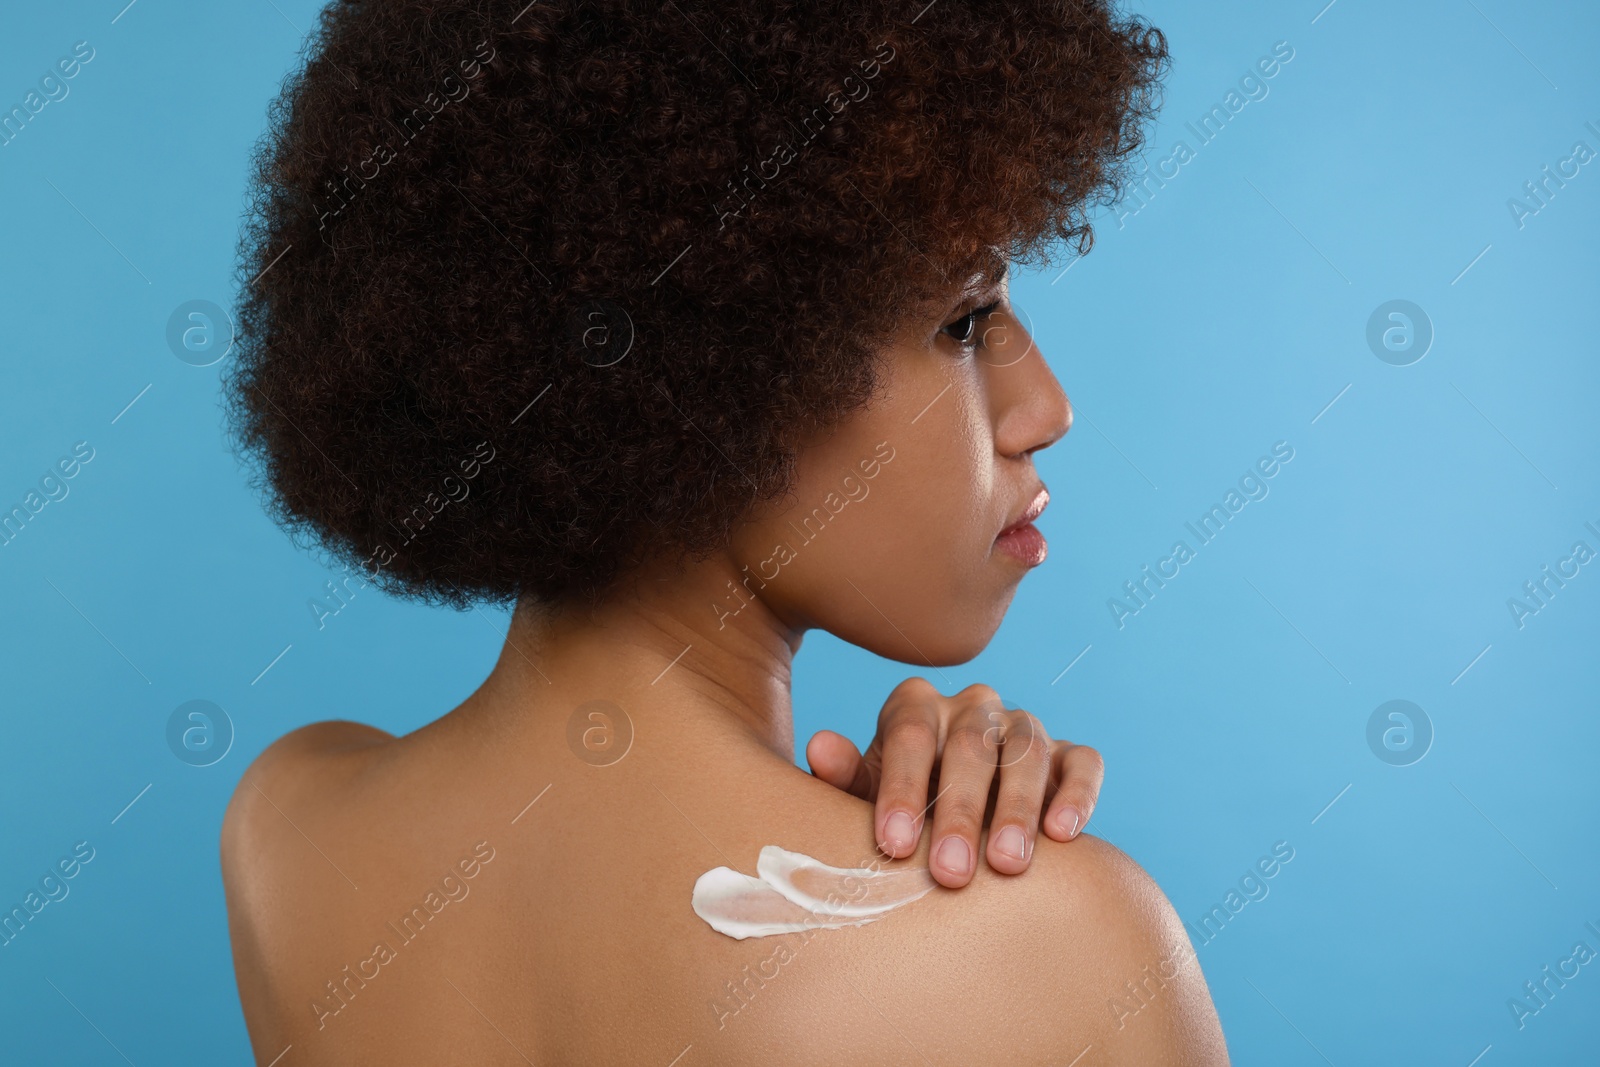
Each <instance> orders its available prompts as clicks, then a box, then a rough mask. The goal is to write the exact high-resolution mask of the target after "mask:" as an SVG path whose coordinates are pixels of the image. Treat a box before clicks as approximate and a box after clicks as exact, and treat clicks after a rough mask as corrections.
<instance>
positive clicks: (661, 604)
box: [491, 556, 804, 762]
mask: <svg viewBox="0 0 1600 1067" xmlns="http://www.w3.org/2000/svg"><path fill="white" fill-rule="evenodd" d="M739 577H740V573H739V571H738V569H737V568H736V567H735V566H734V565H733V563H732V561H731V560H729V559H726V558H724V557H721V556H716V557H713V558H712V559H709V560H705V561H702V562H699V563H693V564H686V565H684V566H683V567H682V568H660V569H658V570H656V571H654V572H651V573H646V574H642V575H640V576H639V577H637V578H636V579H631V580H628V581H626V582H625V583H623V584H622V585H620V586H619V587H618V589H619V591H618V592H617V593H616V594H614V595H613V596H611V597H609V598H608V599H606V600H605V601H603V602H601V603H600V604H599V605H596V606H594V607H588V606H581V607H580V606H573V607H566V608H562V609H557V610H545V609H539V608H534V607H532V606H531V605H527V604H519V605H518V608H517V611H516V612H515V614H514V615H513V617H512V623H511V629H510V631H509V633H508V634H507V635H506V646H505V648H504V649H502V651H501V654H500V660H499V662H498V663H497V664H496V666H495V670H494V675H492V676H491V682H492V683H496V684H497V685H498V684H505V685H507V686H508V687H509V691H510V692H512V693H520V694H525V696H526V698H527V699H528V700H531V701H532V702H533V703H535V704H543V703H545V700H544V699H543V696H544V694H547V693H548V694H550V695H552V696H553V695H556V693H559V694H560V695H561V696H563V697H567V698H572V699H577V700H580V702H581V700H587V699H595V698H604V697H606V696H608V695H609V694H617V695H622V694H630V693H637V692H639V691H640V690H644V689H649V690H651V691H652V693H653V694H659V699H658V700H654V701H652V703H653V704H659V705H660V706H661V707H662V708H663V709H673V708H676V707H677V706H679V705H683V704H692V705H693V706H695V707H697V708H708V710H710V712H711V723H710V724H711V725H712V726H713V727H720V728H721V729H723V730H727V729H730V728H731V729H734V730H737V731H740V732H743V733H746V734H748V735H749V736H751V737H752V738H753V739H754V740H755V741H757V742H758V743H759V744H761V745H762V746H763V747H765V748H767V749H769V750H771V751H772V752H774V753H775V754H777V755H778V756H780V757H781V758H783V759H785V760H788V761H791V762H792V761H793V760H794V719H793V710H792V705H791V697H790V684H791V672H792V668H793V661H794V654H795V652H797V651H798V650H799V648H800V640H801V637H802V636H803V634H804V628H803V627H800V626H796V625H794V624H791V623H789V622H786V621H784V620H783V619H780V618H779V617H778V615H777V614H776V613H775V612H774V611H773V609H772V607H771V606H770V605H768V604H767V603H766V602H764V601H762V600H760V599H759V598H757V597H756V596H755V595H754V594H753V593H746V592H745V590H744V587H741V586H739V585H738V579H739ZM675 698H679V699H675ZM519 702H522V701H519ZM558 703H560V701H558ZM624 706H626V704H624ZM630 713H631V709H630ZM685 725H687V724H685Z"/></svg>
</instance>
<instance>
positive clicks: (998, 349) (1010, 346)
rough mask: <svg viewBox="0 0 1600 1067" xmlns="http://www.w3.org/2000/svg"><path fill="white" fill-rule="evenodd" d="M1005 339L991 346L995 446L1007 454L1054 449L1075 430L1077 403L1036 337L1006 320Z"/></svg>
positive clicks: (1018, 324)
mask: <svg viewBox="0 0 1600 1067" xmlns="http://www.w3.org/2000/svg"><path fill="white" fill-rule="evenodd" d="M1007 327H1008V328H1007V329H1006V331H1005V334H1006V336H1005V339H1004V341H1003V343H1001V344H998V345H991V346H989V348H990V354H991V357H992V359H991V361H990V363H989V374H990V379H991V393H990V395H991V397H992V398H993V399H994V401H995V408H996V410H995V416H996V425H995V449H996V451H998V452H999V453H1000V454H1001V455H1005V456H1023V455H1032V454H1033V453H1035V452H1038V451H1039V450H1040V449H1044V448H1049V447H1050V446H1051V445H1053V444H1055V443H1056V442H1057V441H1059V440H1061V439H1062V438H1063V437H1065V436H1066V435H1067V431H1068V430H1070V429H1071V428H1072V403H1071V401H1069V400H1068V399H1067V394H1066V392H1065V391H1064V390H1063V389H1062V388H1061V383H1060V382H1059V381H1057V380H1056V376H1055V374H1054V373H1052V372H1051V370H1050V366H1049V364H1047V363H1046V362H1045V360H1044V353H1042V352H1041V351H1039V346H1038V345H1037V344H1035V343H1034V340H1033V337H1032V335H1030V334H1029V333H1028V331H1027V330H1025V329H1023V328H1022V325H1021V324H1020V323H1017V322H1011V323H1008V324H1007Z"/></svg>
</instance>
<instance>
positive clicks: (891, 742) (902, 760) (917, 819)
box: [865, 678, 944, 859]
mask: <svg viewBox="0 0 1600 1067" xmlns="http://www.w3.org/2000/svg"><path fill="white" fill-rule="evenodd" d="M943 700H944V697H943V696H941V695H940V694H939V691H938V690H937V689H935V688H934V687H933V686H932V684H930V683H929V682H928V681H927V680H926V679H923V678H907V679H906V680H905V681H904V682H901V683H900V684H899V685H898V686H896V687H895V689H894V692H892V693H890V694H889V699H888V700H887V701H886V702H885V703H884V705H883V711H882V712H880V713H879V715H878V734H877V736H876V737H875V738H873V740H872V744H871V745H870V746H868V748H867V756H866V759H865V762H867V763H870V764H873V765H874V766H876V768H877V771H878V801H877V808H876V811H875V813H874V818H875V829H876V833H877V840H878V847H879V848H880V849H882V850H883V852H884V854H885V855H887V856H890V857H892V858H894V859H901V858H903V857H906V856H909V855H911V854H912V853H913V852H915V851H916V850H917V841H918V839H920V838H921V837H922V819H923V815H924V814H925V813H926V812H927V810H928V780H929V777H930V776H931V775H932V774H933V764H934V761H935V760H937V759H938V758H939V735H940V729H939V727H940V720H939V708H940V703H941V702H942V701H943Z"/></svg>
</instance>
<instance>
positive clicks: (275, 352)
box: [226, 0, 1168, 607]
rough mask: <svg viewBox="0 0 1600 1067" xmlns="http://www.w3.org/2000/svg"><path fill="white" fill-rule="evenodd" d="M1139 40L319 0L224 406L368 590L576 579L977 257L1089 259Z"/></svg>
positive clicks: (686, 506) (1076, 18)
mask: <svg viewBox="0 0 1600 1067" xmlns="http://www.w3.org/2000/svg"><path fill="white" fill-rule="evenodd" d="M919 9H920V11H919ZM1167 62H1168V57H1167V46H1166V41H1165V39H1164V38H1163V37H1162V35H1161V33H1160V31H1159V30H1156V29H1154V28H1152V27H1150V26H1149V25H1148V24H1146V23H1145V22H1143V21H1142V20H1140V19H1138V18H1134V17H1127V16H1124V15H1122V14H1120V13H1119V12H1118V11H1117V10H1116V9H1115V7H1114V5H1113V4H1111V3H1102V2H1093V0H992V2H991V0H935V2H933V3H929V4H927V5H926V6H923V2H922V0H910V2H909V3H901V2H898V0H897V2H894V3H888V2H884V0H840V2H835V3H817V2H812V3H793V2H790V0H763V2H762V3H754V4H735V3H704V2H700V0H665V2H661V0H648V2H641V0H535V2H533V3H528V2H527V0H505V2H499V0H382V2H377V0H335V2H334V3H332V4H331V5H330V6H329V7H328V8H327V9H325V10H324V11H323V12H322V14H321V19H320V23H319V25H318V27H317V29H316V31H315V33H314V34H313V36H312V40H311V43H310V45H309V46H308V53H307V58H306V63H305V66H304V68H303V70H300V71H298V72H297V73H296V74H295V75H294V76H292V77H291V78H290V79H289V80H288V81H287V82H286V83H285V86H284V89H283V92H282V94H281V95H280V96H279V98H278V99H277V100H276V101H275V103H274V104H273V106H272V108H271V110H270V113H269V118H270V124H269V128H268V132H267V134H266V136H265V138H264V139H263V141H262V142H261V144H260V146H259V148H258V150H257V155H256V161H255V170H254V180H253V183H252V196H251V205H250V211H249V212H248V215H247V219H246V225H245V229H244V234H243V237H242V240H241V261H240V267H239V277H240V279H241V280H242V281H243V280H245V279H248V280H247V281H244V284H243V286H242V292H241V296H240V304H239V309H238V323H237V328H238V338H239V347H238V357H237V362H236V363H235V364H234V366H233V368H232V370H231V371H230V372H229V375H228V379H227V383H226V386H227V404H228V408H229V414H230V417H231V421H232V426H233V430H234V434H235V436H236V438H237V440H238V443H239V444H240V446H241V448H242V450H243V451H244V452H245V453H246V454H247V455H249V456H250V457H251V458H252V459H254V460H255V461H257V462H258V464H259V467H258V469H257V471H256V475H257V477H258V480H259V481H260V482H263V483H264V484H265V485H266V486H267V487H268V489H269V490H270V496H271V497H272V507H273V512H274V516H275V517H276V518H277V519H278V520H279V521H280V522H282V523H284V524H285V525H286V526H287V527H288V528H289V529H290V530H291V532H293V533H296V534H309V535H310V539H311V540H313V541H316V542H320V543H321V544H322V545H323V546H325V547H326V548H327V549H329V550H330V551H331V552H332V553H333V554H334V555H335V556H336V557H338V558H339V559H340V561H341V562H345V563H351V564H357V565H359V566H360V567H361V568H362V569H363V571H364V573H365V575H366V576H367V578H369V579H370V580H373V581H376V582H377V583H378V584H379V585H380V586H382V587H383V588H385V589H387V590H388V591H390V592H396V593H402V594H408V595H412V596H418V597H422V598H424V599H427V600H430V601H433V602H444V603H450V604H453V605H455V606H458V607H465V606H467V605H469V604H471V603H473V602H474V601H478V600H489V601H496V602H501V603H504V602H509V601H513V600H516V599H518V598H522V597H527V598H530V600H531V601H532V602H533V603H543V604H559V603H563V602H567V601H569V600H572V599H578V598H587V599H593V598H596V597H598V596H600V595H602V594H604V593H605V592H607V591H608V590H609V589H611V588H612V587H613V586H614V584H615V583H616V581H617V580H618V578H619V576H621V575H623V574H625V573H627V571H628V570H629V569H630V568H631V567H633V566H635V565H637V564H639V563H641V562H643V561H646V560H648V559H651V558H655V557H656V555H657V554H658V553H662V552H672V553H674V554H690V555H694V554H703V553H705V552H708V551H711V550H713V549H714V548H715V547H716V546H717V545H719V544H721V543H724V541H725V539H726V537H727V535H728V532H729V530H730V528H731V526H732V524H733V523H735V522H736V521H738V519H739V518H740V517H741V516H743V515H745V514H747V513H748V512H749V511H750V509H751V508H752V507H753V506H754V505H756V504H758V503H760V502H763V501H768V500H772V499H775V498H778V497H781V496H782V495H783V494H784V493H785V492H786V490H787V489H788V488H789V487H790V484H791V480H792V476H793V472H794V462H795V458H796V453H797V449H798V448H799V447H800V444H801V442H803V441H804V440H805V439H806V438H807V436H808V435H810V434H814V433H816V432H819V431H821V430H823V429H825V428H826V427H828V426H829V425H831V424H833V423H835V422H836V421H837V420H838V419H840V418H841V417H842V416H845V415H847V414H848V413H850V412H851V411H852V410H854V409H856V408H858V407H859V406H861V405H862V404H863V403H864V402H865V401H866V400H867V399H868V398H869V397H870V395H871V393H872V390H873V388H874V381H875V370H876V354H877V353H878V352H879V351H880V350H881V348H882V346H883V343H884V341H885V340H886V338H887V337H888V335H889V334H890V333H891V331H893V330H894V329H895V328H896V327H897V326H898V325H900V324H901V323H902V322H903V320H904V318H905V316H906V315H908V314H910V313H911V312H912V310H914V309H916V308H919V307H921V306H923V305H924V302H926V301H928V300H931V299H934V298H938V297H940V296H943V297H945V298H949V297H950V296H952V295H953V294H954V293H955V292H956V291H957V290H958V289H959V287H960V285H961V283H962V282H963V281H965V279H966V278H967V277H969V276H970V275H971V273H972V268H973V267H974V266H975V265H981V264H983V263H985V262H992V261H993V259H994V257H996V256H997V255H1003V256H1004V258H1005V259H1008V260H1011V261H1013V262H1018V263H1037V264H1043V263H1046V262H1048V261H1049V260H1050V258H1051V256H1052V250H1053V249H1057V248H1066V249H1069V250H1071V251H1075V252H1077V253H1080V254H1081V253H1082V252H1085V251H1087V250H1088V247H1089V244H1090V242H1091V240H1092V237H1093V234H1092V231H1091V228H1090V221H1089V219H1090V214H1091V212H1092V211H1093V210H1094V209H1095V208H1097V207H1100V206H1104V205H1107V204H1111V203H1114V202H1115V201H1116V199H1117V197H1118V195H1119V193H1120V190H1121V188H1122V186H1123V184H1124V182H1125V180H1126V178H1127V166H1128V163H1129V160H1130V159H1131V158H1132V157H1133V155H1134V154H1135V153H1136V152H1137V150H1138V148H1139V146H1140V144H1141V141H1142V138H1143V134H1144V129H1143V127H1144V125H1145V120H1147V119H1148V118H1149V117H1150V116H1151V114H1152V113H1153V112H1154V109H1155V107H1156V105H1157V99H1158V93H1159V87H1160V82H1161V78H1162V76H1163V74H1164V72H1165V70H1166V67H1167ZM980 269H981V266H980Z"/></svg>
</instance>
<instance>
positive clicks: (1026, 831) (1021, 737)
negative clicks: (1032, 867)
mask: <svg viewBox="0 0 1600 1067" xmlns="http://www.w3.org/2000/svg"><path fill="white" fill-rule="evenodd" d="M1001 719H1002V729H1001V732H1000V733H999V735H998V736H994V735H993V734H991V739H992V741H993V742H995V743H997V745H998V750H999V751H998V756H999V762H998V767H999V774H1000V784H999V788H998V790H997V791H996V794H995V805H994V815H993V816H992V817H991V818H990V821H989V845H988V849H987V850H986V852H985V858H987V859H988V861H989V866H990V867H993V868H994V869H995V870H997V871H999V872H1000V873H1001V874H1021V873H1022V872H1023V871H1025V870H1027V869H1028V864H1029V863H1030V862H1032V860H1033V842H1034V835H1035V833H1036V832H1037V831H1038V827H1039V812H1040V811H1041V810H1042V809H1043V808H1044V801H1045V795H1046V793H1045V791H1046V789H1048V787H1049V786H1050V764H1051V752H1050V738H1049V737H1048V736H1047V735H1046V734H1045V731H1044V724H1042V723H1041V722H1040V721H1039V720H1038V719H1037V718H1035V717H1034V716H1032V715H1030V714H1028V713H1027V712H1026V711H1020V710H1019V711H1007V712H1004V713H1002V716H1001Z"/></svg>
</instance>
